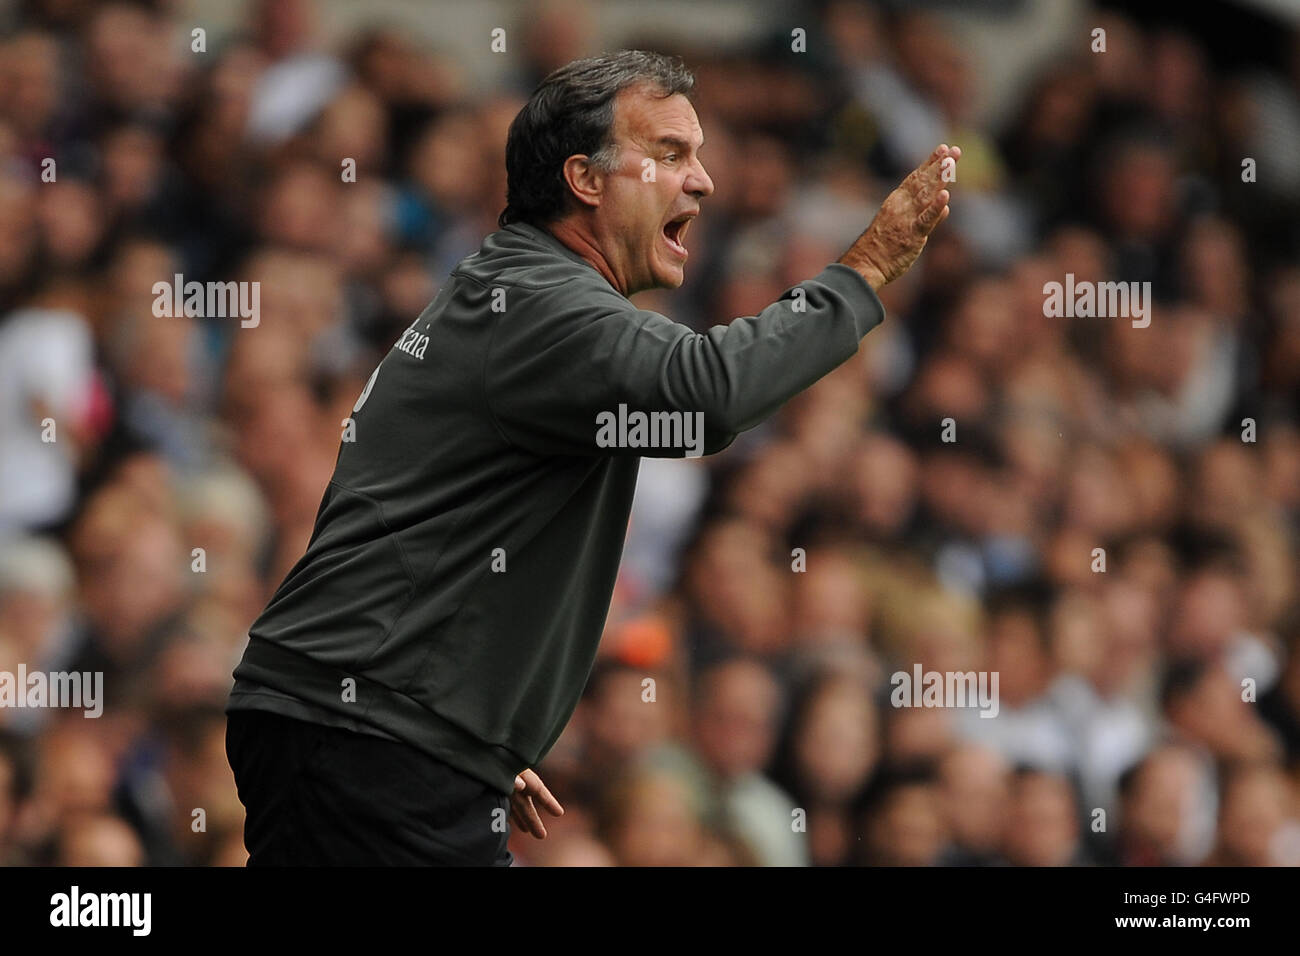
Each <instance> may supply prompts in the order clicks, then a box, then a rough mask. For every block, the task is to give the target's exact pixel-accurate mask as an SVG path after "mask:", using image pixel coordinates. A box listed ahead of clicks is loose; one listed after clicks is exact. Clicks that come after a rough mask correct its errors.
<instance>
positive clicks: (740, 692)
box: [696, 661, 780, 777]
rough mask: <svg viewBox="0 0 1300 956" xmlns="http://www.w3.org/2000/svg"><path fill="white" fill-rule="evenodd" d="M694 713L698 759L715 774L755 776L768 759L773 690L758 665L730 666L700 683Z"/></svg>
mask: <svg viewBox="0 0 1300 956" xmlns="http://www.w3.org/2000/svg"><path fill="white" fill-rule="evenodd" d="M706 682H707V683H706V690H705V694H704V700H703V702H702V703H701V704H700V707H699V710H698V712H697V713H696V721H697V723H696V728H697V729H696V739H697V743H698V745H699V748H700V753H701V755H702V756H703V757H704V759H705V760H707V761H708V762H709V764H710V765H711V766H712V767H713V768H714V770H716V771H717V772H718V773H719V774H721V775H723V776H725V777H736V776H739V775H741V774H744V773H751V772H755V771H760V770H762V769H763V766H764V765H765V764H766V763H767V759H768V757H769V756H770V755H771V751H772V745H773V742H774V734H775V732H776V720H777V717H778V714H777V707H778V703H779V693H780V692H779V690H778V688H777V685H776V681H774V680H773V679H772V675H771V674H769V673H768V672H767V670H766V669H764V668H763V666H762V665H761V664H757V663H754V662H752V661H735V662H732V663H729V664H723V665H720V666H718V667H717V668H716V669H715V670H714V671H713V672H712V673H711V674H709V676H708V677H707V678H706Z"/></svg>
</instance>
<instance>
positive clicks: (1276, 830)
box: [1219, 766, 1300, 866]
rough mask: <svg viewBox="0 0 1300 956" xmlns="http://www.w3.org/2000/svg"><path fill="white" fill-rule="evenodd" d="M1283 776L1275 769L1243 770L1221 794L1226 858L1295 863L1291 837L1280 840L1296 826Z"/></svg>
mask: <svg viewBox="0 0 1300 956" xmlns="http://www.w3.org/2000/svg"><path fill="white" fill-rule="evenodd" d="M1290 802H1291V798H1290V795H1289V793H1288V789H1287V781H1286V777H1285V776H1284V775H1283V774H1282V773H1281V772H1280V771H1279V770H1277V769H1276V768H1273V767H1268V766H1260V767H1256V768H1253V769H1250V770H1246V771H1242V772H1241V773H1240V774H1238V775H1237V776H1236V777H1234V778H1233V779H1232V782H1231V783H1230V784H1229V785H1228V787H1227V788H1226V790H1225V792H1224V795H1223V804H1222V807H1221V810H1220V814H1219V823H1220V835H1221V839H1222V842H1223V849H1224V850H1225V851H1226V854H1227V857H1228V860H1229V861H1230V862H1232V863H1234V864H1236V865H1239V866H1279V865H1283V866H1295V865H1296V864H1297V862H1300V861H1298V860H1297V858H1296V852H1295V845H1296V841H1295V840H1294V839H1291V840H1284V839H1279V838H1280V837H1281V836H1282V835H1283V834H1284V832H1285V830H1284V828H1286V827H1288V826H1289V827H1290V828H1291V829H1292V830H1295V829H1296V828H1297V825H1298V822H1297V821H1296V819H1295V818H1294V816H1293V815H1292V814H1291V811H1290V808H1289V804H1290Z"/></svg>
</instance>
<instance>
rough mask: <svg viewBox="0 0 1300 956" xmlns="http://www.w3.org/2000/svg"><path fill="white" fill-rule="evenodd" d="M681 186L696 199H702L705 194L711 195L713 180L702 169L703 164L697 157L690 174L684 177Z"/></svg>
mask: <svg viewBox="0 0 1300 956" xmlns="http://www.w3.org/2000/svg"><path fill="white" fill-rule="evenodd" d="M682 188H683V189H685V190H686V191H687V192H688V193H690V194H691V195H692V196H694V197H695V198H696V199H703V198H704V197H705V196H711V195H713V180H712V179H710V178H709V174H708V173H707V172H706V171H705V169H704V164H703V163H701V162H700V161H699V160H698V159H697V160H696V161H695V163H694V165H693V167H692V169H691V172H690V174H689V175H688V176H687V177H686V182H684V183H683V184H682Z"/></svg>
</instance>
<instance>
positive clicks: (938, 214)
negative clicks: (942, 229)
mask: <svg viewBox="0 0 1300 956" xmlns="http://www.w3.org/2000/svg"><path fill="white" fill-rule="evenodd" d="M949 198H950V197H949V195H948V190H946V189H941V190H939V193H938V195H936V196H935V197H934V199H932V200H931V201H930V203H929V204H928V205H927V206H926V207H925V208H924V209H922V210H921V214H920V215H919V216H917V217H916V222H915V224H914V225H913V228H914V229H915V230H916V231H917V232H918V233H919V234H921V235H923V236H927V235H929V234H930V233H931V232H933V231H934V228H935V227H936V226H937V225H939V223H941V222H943V221H944V220H945V219H947V218H948V199H949Z"/></svg>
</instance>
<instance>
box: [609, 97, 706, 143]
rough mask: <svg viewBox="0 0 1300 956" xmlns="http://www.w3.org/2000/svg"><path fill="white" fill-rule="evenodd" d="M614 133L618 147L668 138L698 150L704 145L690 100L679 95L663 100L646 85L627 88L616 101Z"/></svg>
mask: <svg viewBox="0 0 1300 956" xmlns="http://www.w3.org/2000/svg"><path fill="white" fill-rule="evenodd" d="M611 132H612V134H613V139H614V141H615V142H616V143H625V142H630V143H634V144H636V145H638V146H647V145H650V144H653V143H657V142H659V141H660V140H662V139H665V138H669V139H675V140H680V141H682V142H684V143H686V144H688V145H690V146H692V147H694V148H695V149H699V147H700V146H701V144H702V143H703V142H704V132H703V130H701V129H700V121H699V117H697V116H696V115H695V107H694V106H692V105H691V101H690V100H689V99H687V98H686V97H685V96H683V95H682V94H680V93H674V94H673V95H672V96H661V95H659V94H657V93H656V92H655V91H654V88H653V87H650V86H647V85H645V84H639V85H637V86H631V87H628V88H627V89H625V90H622V91H620V92H619V94H618V96H617V97H615V99H614V126H613V129H612V130H611Z"/></svg>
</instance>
